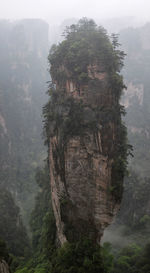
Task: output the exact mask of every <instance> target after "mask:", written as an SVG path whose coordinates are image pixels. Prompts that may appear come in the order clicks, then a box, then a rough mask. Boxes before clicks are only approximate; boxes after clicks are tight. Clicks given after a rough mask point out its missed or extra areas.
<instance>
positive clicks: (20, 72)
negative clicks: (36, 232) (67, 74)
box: [0, 19, 49, 214]
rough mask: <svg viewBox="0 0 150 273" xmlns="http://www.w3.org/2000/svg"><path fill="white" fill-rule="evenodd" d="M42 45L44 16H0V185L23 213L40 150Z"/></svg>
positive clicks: (32, 188)
mask: <svg viewBox="0 0 150 273" xmlns="http://www.w3.org/2000/svg"><path fill="white" fill-rule="evenodd" d="M48 47H49V44H48V25H47V23H45V22H44V21H42V20H38V19H37V20H36V19H26V20H21V21H17V22H14V23H10V22H9V21H5V20H1V21H0V185H1V186H3V187H5V188H7V189H8V190H9V191H11V193H12V194H13V196H14V197H15V199H16V200H17V202H18V204H19V205H20V206H21V207H22V208H23V211H26V213H27V214H28V212H27V211H30V209H31V208H30V206H31V201H32V200H33V196H34V194H35V191H36V185H35V182H34V175H35V169H36V167H37V166H39V165H40V164H41V162H42V159H43V156H44V148H43V140H42V136H41V135H42V118H41V115H42V106H43V104H44V102H45V100H46V98H45V97H46V96H45V91H46V89H47V84H46V81H47V79H48V77H47V74H48V73H47V66H48V65H47V55H48Z"/></svg>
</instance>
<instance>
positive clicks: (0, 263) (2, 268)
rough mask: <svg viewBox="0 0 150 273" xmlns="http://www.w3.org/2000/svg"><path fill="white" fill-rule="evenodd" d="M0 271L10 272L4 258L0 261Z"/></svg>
mask: <svg viewBox="0 0 150 273" xmlns="http://www.w3.org/2000/svg"><path fill="white" fill-rule="evenodd" d="M0 273H10V271H9V266H8V264H7V263H6V262H5V260H1V261H0Z"/></svg>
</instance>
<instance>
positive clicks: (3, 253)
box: [0, 239, 9, 262]
mask: <svg viewBox="0 0 150 273" xmlns="http://www.w3.org/2000/svg"><path fill="white" fill-rule="evenodd" d="M1 260H5V261H6V262H8V261H9V254H8V249H7V246H6V243H5V242H4V241H3V240H1V239H0V261H1Z"/></svg>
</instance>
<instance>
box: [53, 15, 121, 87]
mask: <svg viewBox="0 0 150 273" xmlns="http://www.w3.org/2000/svg"><path fill="white" fill-rule="evenodd" d="M65 38H66V39H65V40H64V41H63V42H62V43H61V44H59V45H58V46H53V47H52V49H51V51H50V55H49V62H50V63H51V68H50V72H51V75H52V78H53V80H54V81H57V82H59V83H60V82H62V78H61V73H62V69H60V67H61V68H63V66H65V68H66V69H67V70H68V71H69V73H70V77H71V79H73V80H75V81H77V82H78V83H84V82H87V80H88V78H89V77H88V65H90V64H95V63H96V64H97V65H99V64H100V65H101V67H103V69H104V71H108V72H109V71H110V73H112V72H116V71H118V72H120V69H121V67H122V65H123V58H124V53H123V52H122V51H119V50H118V49H116V47H115V46H114V45H113V44H111V43H110V40H109V37H108V35H107V33H106V31H105V29H103V28H102V27H97V26H96V24H95V22H94V21H93V20H88V19H86V18H83V19H81V20H80V21H79V23H78V24H76V25H72V26H71V27H70V28H67V29H66V33H65ZM67 77H68V75H67V74H66V78H67Z"/></svg>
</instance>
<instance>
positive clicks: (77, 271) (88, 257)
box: [51, 239, 107, 273]
mask: <svg viewBox="0 0 150 273" xmlns="http://www.w3.org/2000/svg"><path fill="white" fill-rule="evenodd" d="M51 272H53V273H58V272H59V273H61V272H62V273H64V272H65V273H67V272H68V273H84V272H89V273H99V272H101V273H102V272H107V269H106V268H105V264H104V260H103V257H102V255H101V248H100V246H98V245H95V244H93V242H91V241H90V240H87V239H83V240H82V241H79V242H77V243H74V244H70V243H66V244H64V246H63V247H61V248H60V249H58V250H57V252H56V253H55V254H54V256H53V259H52V271H51Z"/></svg>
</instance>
